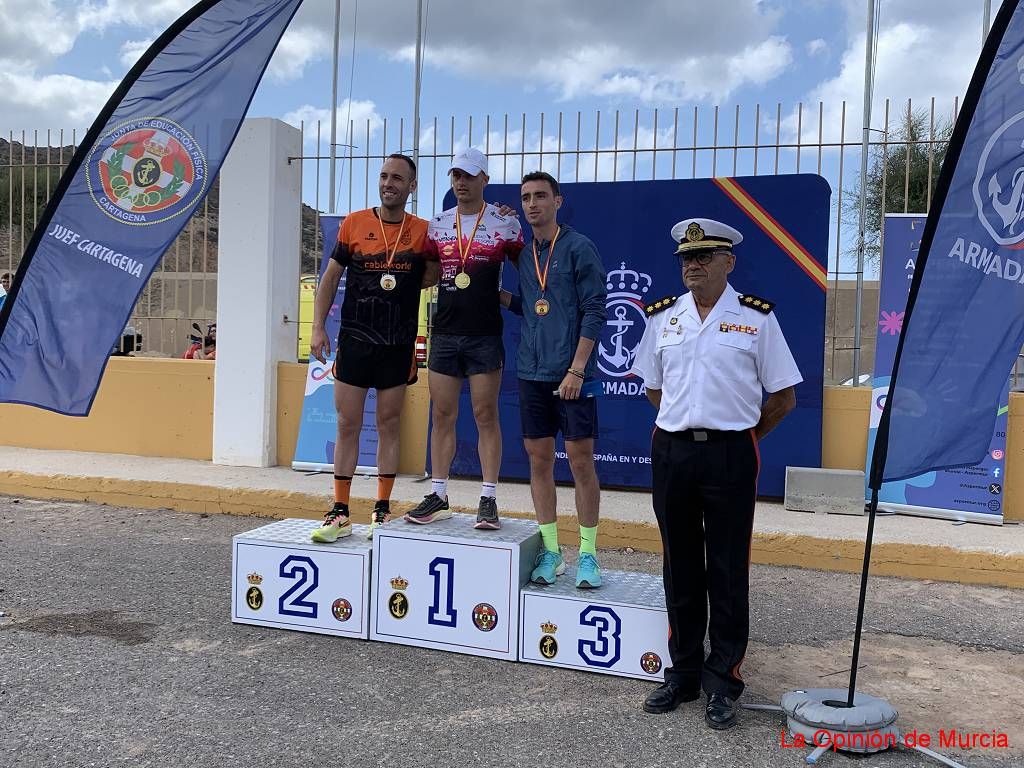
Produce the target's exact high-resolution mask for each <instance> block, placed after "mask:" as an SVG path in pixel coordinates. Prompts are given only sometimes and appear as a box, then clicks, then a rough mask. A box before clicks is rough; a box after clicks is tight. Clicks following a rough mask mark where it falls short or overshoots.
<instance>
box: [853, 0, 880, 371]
mask: <svg viewBox="0 0 1024 768" xmlns="http://www.w3.org/2000/svg"><path fill="white" fill-rule="evenodd" d="M866 29H867V34H866V38H867V43H866V44H865V51H864V123H863V135H862V136H861V145H860V224H859V227H858V231H857V301H856V302H855V303H854V314H853V386H855V387H856V386H857V385H858V384H860V345H861V331H860V325H861V314H862V312H861V303H862V302H863V298H864V256H865V254H864V251H865V248H866V243H865V237H864V234H865V233H864V230H865V228H866V226H867V201H868V150H869V146H870V138H871V98H872V96H873V94H874V81H875V61H874V47H875V0H868V25H867V28H866Z"/></svg>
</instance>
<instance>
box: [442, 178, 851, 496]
mask: <svg viewBox="0 0 1024 768" xmlns="http://www.w3.org/2000/svg"><path fill="white" fill-rule="evenodd" d="M562 195H563V197H564V199H565V202H564V204H563V205H562V208H561V210H560V211H559V217H558V218H559V221H560V222H563V223H567V224H570V225H572V226H573V227H574V228H575V229H576V230H578V231H580V232H582V233H583V234H585V235H587V236H588V237H589V238H590V239H591V240H593V241H594V243H595V244H596V245H597V248H598V251H599V252H600V254H601V258H602V260H603V261H604V266H605V269H606V270H607V272H608V299H607V304H606V306H607V313H608V319H607V323H606V325H605V328H604V333H603V334H602V336H601V339H600V342H599V344H598V346H597V348H596V350H595V353H594V354H596V355H597V356H598V361H597V362H598V371H599V377H600V381H601V385H602V387H603V394H602V396H601V399H600V402H599V404H598V409H599V421H600V437H599V438H598V440H597V441H596V445H595V449H594V450H595V454H596V459H597V470H598V476H599V477H600V479H601V483H602V484H603V485H604V486H605V487H616V486H617V487H623V488H649V487H650V484H651V464H650V461H651V460H650V455H651V433H652V430H653V428H654V416H655V412H654V408H653V407H652V406H651V405H650V404H649V403H648V401H647V396H646V392H645V390H644V386H643V382H642V381H640V380H639V379H637V378H636V377H635V376H632V375H631V374H630V373H629V369H630V366H631V365H632V362H633V357H634V356H635V354H636V349H637V346H638V345H639V344H640V338H641V336H642V335H643V331H644V326H645V322H646V317H645V315H644V305H645V304H648V303H652V302H654V301H657V300H658V299H659V298H663V297H665V296H670V295H678V294H680V293H681V292H683V291H685V288H684V287H683V284H682V277H681V275H680V270H679V266H678V262H677V260H676V257H675V255H674V254H675V245H676V244H675V242H674V241H673V240H672V238H671V236H670V235H669V230H670V229H671V227H672V225H673V224H675V223H676V222H677V221H680V220H682V219H685V218H688V217H692V216H699V217H706V218H713V219H717V220H719V221H722V222H725V223H726V224H729V225H731V226H734V227H736V228H737V229H738V230H740V231H741V232H742V233H743V236H744V241H743V243H742V244H741V245H740V246H738V247H737V248H736V269H735V270H734V271H733V273H732V275H731V276H730V283H731V285H732V286H733V287H734V288H735V289H736V290H737V291H739V292H740V293H753V294H756V295H758V296H762V297H764V298H766V299H769V300H771V301H774V302H776V307H775V314H776V316H777V317H778V319H779V322H780V324H781V326H782V330H783V332H784V333H785V335H786V339H787V341H788V342H789V346H790V348H791V349H792V351H793V356H794V357H795V359H796V362H797V365H798V366H799V367H800V372H801V373H802V374H803V377H804V381H803V383H802V384H800V385H799V386H797V389H796V395H797V408H796V410H795V411H794V412H793V413H791V414H790V415H789V416H788V417H786V419H785V420H784V421H783V422H782V424H781V425H780V426H779V427H778V428H777V429H775V431H773V432H772V433H771V434H770V435H768V436H767V437H766V438H765V440H764V441H762V444H761V461H762V463H761V474H760V478H759V491H760V493H761V494H762V495H765V496H781V495H782V494H783V486H784V482H785V468H786V466H787V465H793V466H802V467H819V466H821V405H822V384H823V381H822V379H823V370H824V354H825V286H826V271H825V268H824V267H823V266H822V265H823V264H825V263H827V260H826V253H827V248H828V215H829V202H830V195H831V190H830V189H829V186H828V183H827V182H826V181H825V180H824V179H823V178H821V177H820V176H816V175H810V174H798V175H789V176H763V177H748V178H735V179H692V180H676V181H643V182H597V183H586V184H563V185H562ZM485 197H486V198H487V200H488V201H490V202H496V203H501V202H504V203H508V204H509V205H517V204H518V201H519V185H518V184H506V185H493V186H488V187H487V188H486V190H485ZM451 205H454V200H453V199H452V195H451V193H450V192H449V193H448V195H447V196H446V198H445V206H446V207H449V206H451ZM520 221H522V222H523V223H524V229H526V230H527V231H526V233H525V234H526V237H527V238H529V237H530V233H529V231H528V230H529V227H528V225H526V224H525V221H526V220H525V217H523V216H522V214H521V213H520ZM528 261H529V260H524V262H523V264H524V266H525V265H526V264H527V263H528ZM531 268H532V267H531ZM502 284H503V287H505V288H507V289H509V290H511V291H513V292H514V291H516V290H517V287H518V275H517V272H516V268H515V267H513V266H512V265H507V266H506V267H505V271H504V274H503V276H502ZM504 319H505V334H504V337H505V350H506V352H505V370H504V374H503V376H502V383H501V394H500V403H499V413H500V419H501V430H502V444H503V456H502V462H501V476H502V477H503V478H507V479H519V480H525V479H528V478H529V461H528V459H527V457H526V452H525V450H524V448H523V442H522V432H521V429H520V421H519V400H518V396H519V395H518V387H517V382H516V353H515V350H516V346H517V345H518V343H519V335H520V330H519V327H520V325H519V319H518V318H517V317H515V316H514V315H512V314H511V313H508V312H505V313H504ZM556 451H557V461H556V464H555V476H556V478H557V479H558V480H559V481H571V479H572V475H571V473H570V471H569V464H568V460H567V458H566V454H565V449H564V445H563V444H562V443H561V441H559V442H558V444H557V445H556ZM451 473H452V474H453V475H468V476H479V475H480V461H479V458H478V455H477V431H476V425H475V423H474V421H473V408H472V404H471V402H470V398H469V391H468V387H467V386H464V387H463V393H462V396H461V398H460V401H459V416H458V421H457V424H456V453H455V460H454V462H453V463H452V469H451Z"/></svg>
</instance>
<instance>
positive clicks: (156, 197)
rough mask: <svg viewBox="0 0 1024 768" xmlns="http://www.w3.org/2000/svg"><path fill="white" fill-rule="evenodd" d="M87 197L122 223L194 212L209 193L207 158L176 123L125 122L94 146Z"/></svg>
mask: <svg viewBox="0 0 1024 768" xmlns="http://www.w3.org/2000/svg"><path fill="white" fill-rule="evenodd" d="M86 183H87V185H88V187H89V194H90V195H92V199H93V200H94V201H95V202H96V205H98V206H99V208H100V210H102V211H103V212H104V213H105V214H107V215H108V216H110V217H111V218H112V219H116V220H117V221H120V222H121V223H123V224H130V225H134V226H145V225H148V224H159V223H160V222H162V221H167V220H168V219H172V218H174V217H175V216H180V215H181V214H183V213H188V212H190V211H191V209H192V207H193V206H194V205H195V203H196V202H197V201H198V200H199V198H200V197H202V195H203V192H204V191H205V190H206V183H207V169H206V158H205V156H204V155H203V151H202V149H201V148H200V147H199V144H198V143H197V142H196V140H195V139H194V138H193V137H192V135H191V134H190V133H189V132H188V131H186V130H185V129H184V128H182V127H181V126H180V125H178V124H177V123H175V122H173V121H172V120H167V119H165V118H158V117H147V118H142V119H139V120H130V121H128V122H125V123H121V124H120V125H119V126H117V127H116V128H114V129H113V130H112V131H110V132H109V133H107V134H106V135H105V136H104V137H103V138H101V139H100V140H99V141H97V142H96V146H95V147H93V149H92V152H90V153H89V160H88V162H87V163H86Z"/></svg>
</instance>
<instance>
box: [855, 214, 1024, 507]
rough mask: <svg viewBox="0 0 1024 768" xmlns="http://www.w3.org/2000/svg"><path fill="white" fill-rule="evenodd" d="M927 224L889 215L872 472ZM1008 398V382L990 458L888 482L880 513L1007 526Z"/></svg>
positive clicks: (914, 218)
mask: <svg viewBox="0 0 1024 768" xmlns="http://www.w3.org/2000/svg"><path fill="white" fill-rule="evenodd" d="M924 224H925V216H924V215H923V214H920V215H916V214H887V215H886V217H885V233H884V235H885V236H884V239H883V242H884V243H885V250H884V253H883V256H882V270H881V274H880V279H879V295H878V339H877V341H876V344H875V373H874V378H873V379H872V380H871V387H872V392H871V419H870V424H869V428H868V456H867V470H868V471H869V472H870V469H871V461H872V454H873V453H874V446H875V435H876V433H877V432H878V424H879V421H880V420H881V417H882V406H883V405H884V404H885V398H886V394H887V393H888V391H889V381H890V378H891V376H892V364H893V361H894V360H895V359H896V347H897V345H898V343H899V337H900V332H901V331H902V330H903V318H904V312H905V310H906V306H907V297H908V295H909V294H910V281H911V279H912V278H913V276H914V267H915V264H916V260H917V256H918V251H919V250H920V247H921V236H922V234H923V233H924ZM1009 396H1010V382H1009V378H1008V377H1007V379H1006V385H1005V386H1004V387H1003V392H1002V396H1001V397H1000V400H999V407H998V409H997V413H996V422H995V429H994V430H993V432H992V438H991V443H990V445H989V449H988V453H987V454H986V456H985V459H984V460H983V461H982V462H981V463H980V464H976V465H975V466H972V467H960V468H958V469H942V470H938V471H935V472H926V473H924V474H921V475H918V476H916V477H911V478H908V479H905V480H896V481H892V482H888V483H883V484H882V487H881V489H880V490H879V493H878V507H879V509H884V510H889V511H892V512H903V513H906V514H911V515H921V516H925V517H941V518H947V519H952V520H973V521H975V522H985V523H1000V522H1002V519H1003V513H1002V510H1003V487H1004V485H1005V482H1006V478H1005V471H1006V424H1007V417H1008V414H1009ZM865 490H866V489H865Z"/></svg>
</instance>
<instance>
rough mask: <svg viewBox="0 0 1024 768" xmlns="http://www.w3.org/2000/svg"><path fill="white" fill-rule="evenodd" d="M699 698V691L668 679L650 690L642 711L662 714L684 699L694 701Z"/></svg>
mask: <svg viewBox="0 0 1024 768" xmlns="http://www.w3.org/2000/svg"><path fill="white" fill-rule="evenodd" d="M698 698H700V691H699V690H697V691H695V690H692V689H686V688H683V686H682V685H680V684H679V683H677V682H674V681H672V680H668V681H666V682H664V683H662V684H661V685H660V686H658V687H657V688H655V689H654V690H653V691H651V694H650V695H649V696H648V697H647V699H646V700H645V701H644V712H649V713H651V714H652V715H662V714H664V713H665V712H671V711H672V710H673V709H675V708H676V707H678V706H679V705H680V704H682V703H683V702H684V701H696V700H697V699H698Z"/></svg>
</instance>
